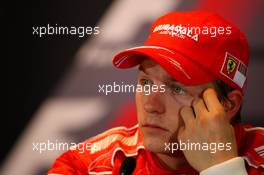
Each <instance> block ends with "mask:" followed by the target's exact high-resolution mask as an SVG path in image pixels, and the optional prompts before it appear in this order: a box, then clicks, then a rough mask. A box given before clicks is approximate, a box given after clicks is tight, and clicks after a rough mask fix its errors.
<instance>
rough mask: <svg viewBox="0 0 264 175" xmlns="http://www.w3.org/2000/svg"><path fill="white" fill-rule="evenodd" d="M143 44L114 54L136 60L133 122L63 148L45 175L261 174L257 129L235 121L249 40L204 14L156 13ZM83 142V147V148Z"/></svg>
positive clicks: (125, 62)
mask: <svg viewBox="0 0 264 175" xmlns="http://www.w3.org/2000/svg"><path fill="white" fill-rule="evenodd" d="M150 32H151V33H150V36H149V37H148V39H147V40H146V42H145V44H144V46H141V47H136V48H131V49H128V50H125V51H123V52H121V53H119V54H117V55H116V56H115V57H114V59H113V63H114V65H115V66H116V67H118V68H129V67H133V66H136V65H139V73H138V85H139V86H137V87H147V88H150V89H151V93H150V94H146V93H144V91H142V89H145V88H141V90H139V89H137V92H136V106H137V117H138V125H136V126H134V127H133V128H129V129H128V128H125V127H119V128H113V129H110V130H108V131H106V132H104V133H102V134H99V135H97V136H95V137H93V138H90V139H88V140H87V141H85V142H83V143H80V144H79V145H81V146H82V147H85V146H86V147H85V148H87V149H86V151H85V152H84V153H80V152H79V151H78V149H77V148H72V150H70V151H68V152H66V153H64V154H63V155H62V156H61V157H59V158H58V159H57V160H56V161H55V163H54V165H53V166H52V168H51V170H50V171H49V174H87V173H88V174H165V175H167V174H168V175H169V174H181V175H183V174H188V175H191V174H201V175H228V174H232V175H246V174H249V175H257V174H258V175H260V174H264V139H263V138H264V129H263V128H261V127H257V128H254V127H252V126H250V125H246V126H244V125H241V124H239V119H240V108H241V104H242V101H243V91H244V88H245V84H246V76H247V66H248V57H249V54H248V45H247V41H246V39H245V37H244V35H243V34H242V33H241V32H240V31H239V29H238V28H236V27H235V26H234V25H232V24H231V23H229V22H227V21H226V20H224V19H223V18H221V17H220V16H218V15H216V14H213V13H209V12H176V13H169V14H167V15H165V16H162V17H160V18H159V19H157V20H156V21H155V22H154V23H153V24H152V27H151V31H150ZM87 145H88V146H87Z"/></svg>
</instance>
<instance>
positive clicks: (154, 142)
mask: <svg viewBox="0 0 264 175" xmlns="http://www.w3.org/2000/svg"><path fill="white" fill-rule="evenodd" d="M143 142H144V146H145V148H146V149H148V150H149V151H151V152H154V153H163V152H165V143H166V141H164V140H163V139H161V138H159V137H147V138H144V139H143Z"/></svg>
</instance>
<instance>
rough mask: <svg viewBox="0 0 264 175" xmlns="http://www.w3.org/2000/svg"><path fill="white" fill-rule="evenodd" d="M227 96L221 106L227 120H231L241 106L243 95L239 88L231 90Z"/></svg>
mask: <svg viewBox="0 0 264 175" xmlns="http://www.w3.org/2000/svg"><path fill="white" fill-rule="evenodd" d="M227 98H228V99H226V100H224V101H223V106H224V108H225V111H226V114H227V117H228V120H229V121H231V120H232V118H233V117H234V116H235V115H236V113H237V112H238V111H239V109H240V107H241V104H242V100H243V95H242V93H241V92H240V91H239V90H233V91H231V92H229V93H228V95H227Z"/></svg>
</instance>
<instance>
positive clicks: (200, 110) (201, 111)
mask: <svg viewBox="0 0 264 175" xmlns="http://www.w3.org/2000/svg"><path fill="white" fill-rule="evenodd" d="M192 106H193V109H194V113H195V116H196V118H200V117H202V116H204V115H205V113H207V112H208V110H207V108H206V105H205V103H204V101H203V99H201V98H197V99H195V100H194V101H193V105H192Z"/></svg>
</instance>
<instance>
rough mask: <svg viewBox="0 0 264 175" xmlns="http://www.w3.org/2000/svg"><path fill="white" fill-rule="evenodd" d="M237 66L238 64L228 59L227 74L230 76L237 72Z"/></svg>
mask: <svg viewBox="0 0 264 175" xmlns="http://www.w3.org/2000/svg"><path fill="white" fill-rule="evenodd" d="M236 65H237V64H236V62H235V61H234V60H233V59H231V58H228V60H227V65H226V68H227V73H228V74H230V73H232V72H233V71H234V70H235V68H236Z"/></svg>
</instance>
